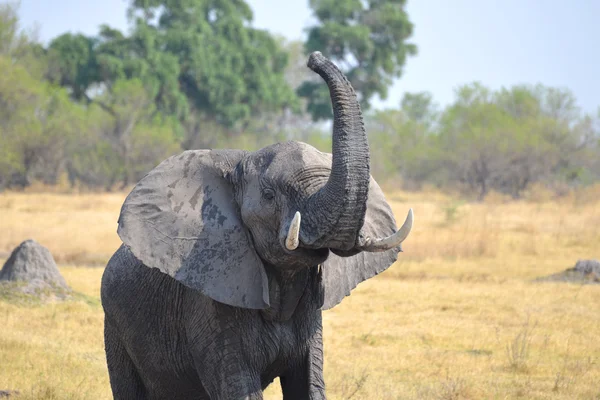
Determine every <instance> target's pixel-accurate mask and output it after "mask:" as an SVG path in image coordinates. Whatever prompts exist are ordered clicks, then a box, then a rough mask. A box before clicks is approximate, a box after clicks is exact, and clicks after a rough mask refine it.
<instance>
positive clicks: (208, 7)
mask: <svg viewBox="0 0 600 400" xmlns="http://www.w3.org/2000/svg"><path fill="white" fill-rule="evenodd" d="M129 14H130V15H131V17H132V19H134V21H135V22H134V26H135V28H134V34H133V36H134V37H135V38H137V39H136V40H137V41H138V42H144V43H147V44H148V45H147V46H146V47H145V49H146V50H147V52H146V53H145V54H144V57H145V58H146V59H151V60H152V59H155V58H156V57H157V55H159V54H167V55H169V56H171V57H176V60H177V61H178V65H179V69H178V71H177V74H176V75H175V76H176V77H177V78H178V81H177V82H178V85H177V87H181V88H182V91H183V92H184V93H185V94H186V96H187V98H188V99H189V101H190V105H191V106H192V107H193V109H194V110H197V111H199V112H201V113H203V114H204V115H205V116H207V117H209V118H211V119H214V120H215V121H216V122H217V123H219V124H221V125H224V126H227V127H233V126H234V125H236V124H237V123H240V122H246V121H248V120H249V119H250V118H251V117H252V116H253V115H255V114H256V113H264V112H270V111H277V110H279V109H281V108H284V107H291V106H293V105H294V102H295V101H296V98H295V95H294V93H293V91H292V89H291V88H290V87H289V85H288V84H287V83H286V82H285V80H284V76H283V72H284V70H285V66H286V63H287V54H286V53H285V52H284V51H283V50H282V49H281V48H280V47H279V45H278V43H277V41H276V40H275V39H274V38H273V37H272V36H271V35H270V34H269V33H268V32H266V31H264V30H259V29H255V28H252V27H250V26H249V25H250V23H251V21H252V11H251V9H250V7H249V6H248V5H247V4H246V3H245V2H244V1H243V0H222V1H212V0H188V1H186V2H183V3H182V2H181V1H179V0H134V1H133V2H132V6H131V8H130V10H129ZM155 21H156V22H155Z"/></svg>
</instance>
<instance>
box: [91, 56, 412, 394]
mask: <svg viewBox="0 0 600 400" xmlns="http://www.w3.org/2000/svg"><path fill="white" fill-rule="evenodd" d="M308 67H309V68H311V69H312V70H313V71H314V72H316V73H318V74H319V75H320V76H321V77H322V78H323V80H324V81H325V82H326V83H327V85H328V86H329V91H330V94H331V102H332V107H333V111H334V124H333V133H332V135H333V141H332V154H327V153H322V152H320V151H318V150H316V149H315V148H313V147H312V146H309V145H308V144H305V143H301V142H293V141H292V142H285V143H277V144H273V145H271V146H268V147H265V148H263V149H261V150H259V151H256V152H247V151H242V150H192V151H185V152H183V153H182V154H179V155H176V156H173V157H171V158H169V159H167V160H165V161H164V162H162V163H161V164H160V165H158V166H157V167H156V168H155V169H153V170H152V171H151V172H150V173H149V174H148V175H146V176H145V177H144V178H143V179H142V180H141V181H140V182H139V183H138V184H137V185H136V186H135V188H134V189H133V190H132V192H131V193H130V194H129V195H128V197H127V199H126V200H125V202H124V204H123V207H122V209H121V214H120V217H119V226H118V233H119V236H120V237H121V239H122V241H123V245H122V246H121V248H119V250H118V251H117V252H116V253H115V254H114V255H113V257H112V258H111V260H110V261H109V263H108V265H107V268H106V270H105V272H104V275H103V278H102V304H103V307H104V310H105V345H106V357H107V363H108V370H109V375H110V383H111V388H112V392H113V395H114V398H116V399H167V398H168V399H260V398H262V390H264V389H265V388H266V386H268V385H269V384H270V383H271V382H272V381H273V379H275V378H276V377H280V381H281V385H282V390H283V397H284V399H286V400H289V399H324V398H325V384H324V381H323V342H322V336H321V334H322V324H321V313H322V311H323V310H326V309H329V308H331V307H334V306H335V305H336V304H338V303H339V302H340V301H341V300H342V299H343V298H344V297H345V296H347V295H349V294H350V291H351V290H352V289H353V288H355V287H356V285H358V284H359V283H360V282H362V281H364V280H366V279H369V278H371V277H373V276H375V275H377V274H378V273H380V272H382V271H384V270H385V269H387V268H388V267H389V266H390V265H392V264H393V263H394V261H395V260H396V259H397V256H398V253H399V252H400V251H401V243H402V241H404V240H405V239H406V237H407V236H408V234H409V232H410V230H411V227H412V221H413V215H412V210H410V211H409V213H408V216H407V218H406V221H405V222H404V224H403V225H402V227H401V228H400V229H397V226H396V221H395V219H394V216H393V214H392V210H391V208H390V206H389V205H388V203H387V201H386V200H385V197H384V194H383V192H382V190H381V188H380V187H379V186H378V184H377V183H376V181H375V180H374V179H373V178H372V177H371V175H370V170H369V146H368V143H367V136H366V133H365V129H364V125H363V119H362V114H361V110H360V106H359V104H358V101H357V98H356V94H355V92H354V90H353V89H352V86H351V85H350V83H349V81H348V80H347V79H346V77H345V76H344V75H343V74H342V72H341V71H340V70H339V69H338V68H337V67H336V66H335V65H334V64H333V63H332V62H331V61H329V60H328V59H327V58H325V57H323V56H322V55H321V53H319V52H315V53H313V54H311V55H310V57H309V60H308Z"/></svg>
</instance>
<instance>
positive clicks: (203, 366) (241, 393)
mask: <svg viewBox="0 0 600 400" xmlns="http://www.w3.org/2000/svg"><path fill="white" fill-rule="evenodd" d="M236 344H237V343H236ZM240 353H241V352H240V350H239V348H237V346H236V345H233V344H228V345H225V346H223V343H220V344H219V343H218V341H217V343H215V344H213V345H211V346H208V347H207V348H205V349H203V350H199V349H197V350H195V351H193V352H192V355H193V358H194V364H195V365H196V370H197V371H198V376H199V377H200V381H201V382H202V386H203V387H204V390H205V391H206V393H208V395H209V397H210V399H211V400H262V398H263V393H262V388H261V382H260V374H258V373H253V372H252V371H251V370H250V369H249V368H248V367H246V365H247V363H245V362H244V360H242V359H241V356H240Z"/></svg>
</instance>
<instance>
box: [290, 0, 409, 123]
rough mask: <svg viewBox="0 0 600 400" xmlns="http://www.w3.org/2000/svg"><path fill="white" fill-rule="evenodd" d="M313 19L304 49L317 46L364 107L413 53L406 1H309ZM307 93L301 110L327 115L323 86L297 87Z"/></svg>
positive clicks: (384, 91) (313, 83)
mask: <svg viewBox="0 0 600 400" xmlns="http://www.w3.org/2000/svg"><path fill="white" fill-rule="evenodd" d="M309 4H310V7H311V8H312V10H313V15H314V17H315V19H316V20H317V24H316V25H314V26H312V27H310V28H309V30H308V37H307V40H306V43H305V49H306V52H307V53H309V52H312V51H316V50H318V51H321V52H322V53H323V54H324V55H325V56H327V57H329V58H330V59H331V60H333V61H334V62H335V63H336V64H337V65H339V66H340V68H341V69H342V70H343V71H344V73H345V74H346V75H347V77H348V79H349V80H350V82H351V83H352V86H353V87H354V89H355V90H356V92H357V95H358V97H359V100H360V102H361V106H362V108H363V109H364V110H367V109H369V107H370V103H371V100H372V98H373V97H374V96H375V95H378V96H379V97H380V98H382V99H386V98H387V94H388V88H389V87H390V86H391V84H392V82H393V79H394V78H399V77H401V76H402V73H403V68H404V64H405V63H406V60H407V57H408V56H411V55H415V54H416V53H417V47H416V45H414V44H412V43H408V42H407V41H408V40H409V39H410V37H411V36H412V34H413V24H412V22H411V21H410V20H409V18H408V15H407V13H406V10H405V7H406V0H310V2H309ZM298 93H299V95H300V96H302V97H307V98H308V99H309V101H308V107H307V110H308V111H309V112H310V114H311V115H312V116H313V118H314V119H315V120H320V119H330V118H331V117H332V111H331V105H330V100H329V95H328V92H327V88H326V87H324V86H323V85H321V84H320V83H319V82H318V80H316V79H315V80H310V81H307V82H305V83H304V84H303V85H302V86H301V87H300V88H299V90H298Z"/></svg>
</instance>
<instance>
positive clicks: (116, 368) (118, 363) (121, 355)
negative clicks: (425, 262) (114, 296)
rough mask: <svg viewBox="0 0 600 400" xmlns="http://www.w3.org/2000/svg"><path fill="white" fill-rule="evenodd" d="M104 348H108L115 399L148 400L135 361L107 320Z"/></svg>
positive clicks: (107, 357)
mask: <svg viewBox="0 0 600 400" xmlns="http://www.w3.org/2000/svg"><path fill="white" fill-rule="evenodd" d="M104 347H105V348H106V362H107V364H108V376H109V378H110V386H111V389H112V393H113V398H114V399H115V400H121V399H123V400H145V399H148V398H149V397H148V395H147V393H146V389H145V387H144V384H143V382H142V380H141V379H140V377H139V375H138V373H137V370H136V368H135V365H134V364H133V361H132V360H131V358H130V357H129V354H128V353H127V350H126V349H125V347H124V346H123V344H122V343H121V340H120V339H119V337H118V334H117V332H116V331H115V329H114V328H113V327H112V326H111V325H110V323H109V322H108V321H107V320H105V322H104Z"/></svg>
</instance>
